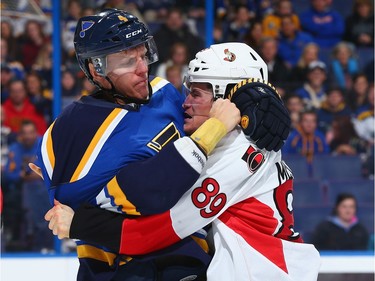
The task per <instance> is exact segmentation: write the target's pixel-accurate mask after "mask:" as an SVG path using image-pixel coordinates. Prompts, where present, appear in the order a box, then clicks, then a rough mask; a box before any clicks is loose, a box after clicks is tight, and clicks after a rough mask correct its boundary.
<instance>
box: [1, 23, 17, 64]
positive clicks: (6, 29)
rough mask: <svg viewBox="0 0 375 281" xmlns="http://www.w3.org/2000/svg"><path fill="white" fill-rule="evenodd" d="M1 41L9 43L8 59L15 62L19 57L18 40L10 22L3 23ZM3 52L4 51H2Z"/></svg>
mask: <svg viewBox="0 0 375 281" xmlns="http://www.w3.org/2000/svg"><path fill="white" fill-rule="evenodd" d="M0 34H1V39H4V40H5V41H6V42H7V47H8V53H7V55H8V59H9V60H10V61H13V60H15V59H16V55H17V39H16V37H15V36H14V34H13V27H12V25H11V23H10V22H9V21H5V20H2V21H1V31H0ZM1 51H2V52H3V50H1Z"/></svg>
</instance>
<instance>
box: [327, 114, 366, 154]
mask: <svg viewBox="0 0 375 281" xmlns="http://www.w3.org/2000/svg"><path fill="white" fill-rule="evenodd" d="M350 119H351V118H350V116H336V117H335V118H334V119H333V120H332V126H331V129H330V131H329V132H328V133H327V138H329V139H328V140H327V142H328V143H329V147H330V150H331V153H332V154H334V155H337V154H344V155H359V154H362V153H365V152H366V143H365V142H364V141H363V140H361V139H360V138H359V137H358V135H357V133H356V131H355V129H354V126H353V123H352V122H351V120H350Z"/></svg>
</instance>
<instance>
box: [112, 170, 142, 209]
mask: <svg viewBox="0 0 375 281" xmlns="http://www.w3.org/2000/svg"><path fill="white" fill-rule="evenodd" d="M107 187H108V193H109V195H110V196H112V197H113V199H114V203H115V205H117V206H122V211H123V212H125V213H126V214H128V215H138V216H139V215H140V213H139V212H138V211H137V209H136V207H135V206H134V205H133V204H132V203H131V202H130V201H129V200H128V199H127V198H126V195H125V194H124V192H123V191H122V190H121V188H120V186H119V184H118V182H117V179H116V177H114V178H113V179H112V180H111V181H110V182H109V183H108V184H107Z"/></svg>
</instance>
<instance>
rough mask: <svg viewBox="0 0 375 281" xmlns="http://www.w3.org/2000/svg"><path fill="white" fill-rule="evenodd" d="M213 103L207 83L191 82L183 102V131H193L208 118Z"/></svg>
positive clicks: (189, 132) (188, 132) (187, 132)
mask: <svg viewBox="0 0 375 281" xmlns="http://www.w3.org/2000/svg"><path fill="white" fill-rule="evenodd" d="M212 103H213V94H212V89H211V87H210V86H209V84H207V83H192V84H191V87H190V93H189V95H188V96H187V97H186V100H185V102H184V104H183V108H184V110H185V119H184V131H185V133H186V134H187V135H191V134H192V133H194V132H195V130H196V129H198V127H199V126H200V125H202V124H203V123H204V121H206V120H207V119H208V118H209V113H210V110H211V107H212Z"/></svg>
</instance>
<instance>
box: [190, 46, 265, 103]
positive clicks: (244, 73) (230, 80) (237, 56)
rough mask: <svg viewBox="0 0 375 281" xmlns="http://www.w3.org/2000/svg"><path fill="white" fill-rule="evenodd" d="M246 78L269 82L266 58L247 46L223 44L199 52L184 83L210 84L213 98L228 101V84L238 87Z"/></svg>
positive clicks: (191, 63)
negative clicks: (264, 59)
mask: <svg viewBox="0 0 375 281" xmlns="http://www.w3.org/2000/svg"><path fill="white" fill-rule="evenodd" d="M247 78H259V79H262V80H263V81H266V82H267V80H268V69H267V65H266V63H265V62H264V61H263V59H262V58H261V57H260V56H259V55H258V53H257V52H255V51H254V50H253V49H252V48H251V47H249V46H248V45H246V44H244V43H237V42H231V43H222V44H214V45H211V46H210V48H207V49H204V50H202V51H200V52H198V53H197V54H196V56H195V59H193V60H191V61H190V63H189V70H188V73H187V77H186V79H185V81H186V82H187V83H186V85H187V86H189V84H191V83H194V82H195V83H210V84H211V85H212V89H213V94H214V98H215V99H217V98H226V97H227V95H228V92H229V89H228V88H229V87H228V85H230V87H231V86H233V85H231V84H237V83H238V82H240V81H242V80H244V79H247Z"/></svg>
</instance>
